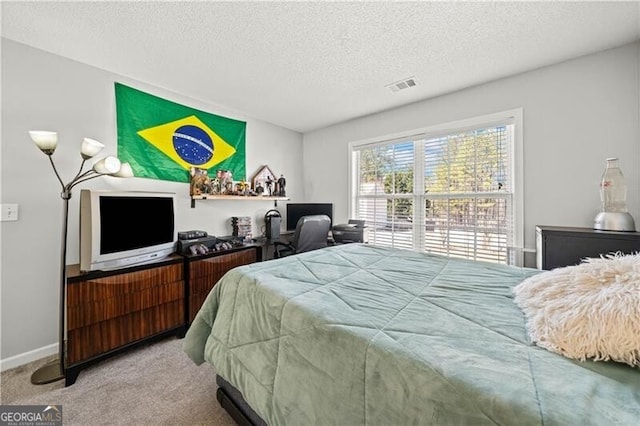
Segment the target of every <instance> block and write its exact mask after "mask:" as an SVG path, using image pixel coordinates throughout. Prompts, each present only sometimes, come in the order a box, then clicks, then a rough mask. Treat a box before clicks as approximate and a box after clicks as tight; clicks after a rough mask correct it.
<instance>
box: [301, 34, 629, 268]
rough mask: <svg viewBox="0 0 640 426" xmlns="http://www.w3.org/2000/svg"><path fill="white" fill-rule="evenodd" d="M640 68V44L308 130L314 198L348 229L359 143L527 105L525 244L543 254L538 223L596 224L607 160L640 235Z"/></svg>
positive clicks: (307, 173)
mask: <svg viewBox="0 0 640 426" xmlns="http://www.w3.org/2000/svg"><path fill="white" fill-rule="evenodd" d="M639 68H640V43H638V42H636V43H633V44H629V45H625V46H622V47H619V48H616V49H611V50H607V51H604V52H600V53H598V54H594V55H589V56H585V57H582V58H578V59H575V60H571V61H568V62H564V63H560V64H557V65H553V66H549V67H545V68H541V69H538V70H535V71H532V72H527V73H524V74H520V75H517V76H513V77H510V78H505V79H501V80H498V81H495V82H492V83H489V84H484V85H481V86H477V87H473V88H469V89H466V90H462V91H459V92H456V93H452V94H449V95H446V96H441V97H438V98H435V99H431V100H427V101H423V102H418V103H414V104H411V105H408V106H404V107H401V108H396V109H393V110H389V111H386V112H382V113H379V114H374V115H370V116H367V117H364V118H359V119H355V120H351V121H348V122H345V123H342V124H338V125H334V126H331V127H327V128H324V129H320V130H317V131H314V132H310V133H306V134H305V135H304V149H303V158H304V160H303V164H304V179H305V181H304V184H305V194H306V198H307V200H309V201H314V200H317V201H332V202H333V203H334V204H335V209H334V216H335V217H334V220H335V222H336V223H341V222H345V221H346V220H347V219H348V215H349V212H348V206H349V198H348V175H347V173H348V156H347V149H348V148H347V144H348V143H349V142H350V141H358V140H365V139H369V138H374V137H377V136H381V135H388V134H395V133H399V132H402V131H405V130H411V129H418V128H424V127H429V126H433V125H436V124H440V123H446V122H452V121H457V120H461V119H466V118H471V117H475V116H480V115H484V114H489V113H493V112H499V111H505V110H510V109H514V108H523V115H524V126H523V127H524V209H525V210H524V235H525V247H527V248H535V226H536V225H556V226H576V227H588V228H590V227H592V226H593V219H594V217H595V215H596V214H597V213H598V211H599V208H600V197H599V192H598V185H599V181H600V179H601V175H602V172H603V171H604V167H605V159H606V158H607V157H618V158H620V162H621V168H622V171H623V173H624V174H625V177H626V180H627V186H628V206H629V211H630V212H631V214H632V215H633V217H634V218H635V221H636V227H637V228H638V229H640V167H638V166H639V164H640V163H639V159H640V149H639V146H640V117H639V115H640V89H639V86H640V77H639V75H640V73H639ZM389 96H402V92H397V93H395V94H390V95H389ZM329 164H331V167H328V165H329ZM525 261H526V262H527V265H528V266H534V263H533V262H534V257H533V256H527V258H526V259H525Z"/></svg>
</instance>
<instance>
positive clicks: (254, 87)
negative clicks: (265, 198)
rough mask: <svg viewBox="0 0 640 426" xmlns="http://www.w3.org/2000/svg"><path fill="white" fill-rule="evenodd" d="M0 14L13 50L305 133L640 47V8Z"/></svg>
mask: <svg viewBox="0 0 640 426" xmlns="http://www.w3.org/2000/svg"><path fill="white" fill-rule="evenodd" d="M1 14H2V36H3V37H6V38H8V39H12V40H15V41H18V42H21V43H25V44H27V45H30V46H34V47H37V48H40V49H43V50H46V51H49V52H52V53H55V54H58V55H61V56H65V57H68V58H71V59H74V60H77V61H80V62H83V63H87V64H90V65H93V66H96V67H99V68H102V69H105V70H108V71H111V72H114V73H117V74H120V75H124V76H127V77H130V78H133V79H136V80H139V81H144V82H146V83H149V84H152V85H155V86H159V87H163V88H167V89H170V90H171V91H174V92H178V93H181V94H183V95H186V96H189V97H192V98H196V99H201V100H204V101H207V102H209V103H212V104H216V105H220V106H222V107H225V108H227V109H231V110H236V111H238V112H241V113H243V114H246V115H248V116H252V117H255V118H259V119H262V120H265V121H268V122H271V123H274V124H277V125H280V126H284V127H286V128H289V129H293V130H296V131H299V132H306V131H310V130H313V129H317V128H321V127H324V126H327V125H330V124H334V123H337V122H341V121H345V120H349V119H352V118H355V117H359V116H362V115H366V114H370V113H374V112H378V111H382V110H385V109H389V108H393V107H396V106H399V105H404V104H407V103H411V102H415V101H418V100H422V99H427V98H431V97H434V96H438V95H442V94H444V93H448V92H452V91H455V90H459V89H463V88H465V87H469V86H473V85H477V84H482V83H485V82H488V81H491V80H495V79H499V78H502V77H505V76H509V75H512V74H516V73H520V72H523V71H527V70H531V69H535V68H538V67H541V66H545V65H549V64H553V63H557V62H560V61H563V60H566V59H570V58H574V57H578V56H582V55H585V54H589V53H593V52H596V51H599V50H603V49H607V48H611V47H616V46H620V45H622V44H625V43H629V42H632V41H634V40H638V39H640V1H629V2H478V1H476V2H426V1H425V2H392V1H387V2H324V1H316V2H274V1H263V2H213V1H190V2H187V1H183V2H161V1H155V2H122V1H119V2H95V1H94V2H91V1H87V2H84V1H83V2H42V1H36V2H10V1H2V3H1ZM412 76H413V77H415V79H416V81H417V83H418V84H417V86H416V87H414V88H411V89H408V90H402V91H398V92H395V93H393V92H391V91H390V90H389V89H388V88H386V87H385V86H386V85H388V84H390V83H393V82H396V81H398V80H401V79H404V78H406V77H412Z"/></svg>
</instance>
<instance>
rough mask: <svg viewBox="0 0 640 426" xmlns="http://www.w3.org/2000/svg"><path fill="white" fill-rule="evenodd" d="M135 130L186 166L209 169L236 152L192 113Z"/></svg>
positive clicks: (186, 168) (172, 158) (178, 162)
mask: <svg viewBox="0 0 640 426" xmlns="http://www.w3.org/2000/svg"><path fill="white" fill-rule="evenodd" d="M138 134H139V135H140V136H141V137H142V138H144V139H145V140H146V141H147V142H149V143H150V144H151V145H153V146H155V147H156V148H157V149H158V150H160V151H161V152H162V153H164V154H165V155H166V156H167V157H169V158H170V159H171V160H173V161H174V162H176V163H177V164H179V165H180V166H181V167H183V168H184V169H185V170H189V169H190V168H191V167H199V168H202V169H205V170H206V169H209V168H211V167H213V166H215V165H216V164H219V163H221V162H223V161H224V160H226V159H227V158H229V157H231V156H232V155H233V154H235V152H236V150H235V148H234V147H233V146H231V145H229V144H228V143H227V142H226V141H225V140H224V139H222V138H221V137H220V136H218V134H217V133H216V132H214V131H213V130H211V129H210V128H209V127H208V126H207V125H206V124H204V123H203V122H202V121H201V120H200V119H199V118H198V117H196V116H195V115H191V116H189V117H186V118H182V119H180V120H176V121H172V122H170V123H166V124H161V125H159V126H154V127H150V128H148V129H144V130H140V131H139V132H138Z"/></svg>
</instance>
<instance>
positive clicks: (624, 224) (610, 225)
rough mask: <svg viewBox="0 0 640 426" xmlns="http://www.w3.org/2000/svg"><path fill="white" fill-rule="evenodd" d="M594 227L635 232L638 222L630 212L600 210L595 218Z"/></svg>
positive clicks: (602, 229) (603, 229) (604, 229)
mask: <svg viewBox="0 0 640 426" xmlns="http://www.w3.org/2000/svg"><path fill="white" fill-rule="evenodd" d="M593 229H598V230H600V231H627V232H635V230H636V224H635V222H634V221H633V217H632V216H631V215H630V214H629V213H626V212H625V213H614V212H600V213H598V215H597V216H596V218H595V220H594V223H593Z"/></svg>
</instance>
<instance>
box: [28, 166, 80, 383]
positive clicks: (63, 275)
mask: <svg viewBox="0 0 640 426" xmlns="http://www.w3.org/2000/svg"><path fill="white" fill-rule="evenodd" d="M49 158H50V159H51V157H49ZM54 170H55V167H54ZM60 196H61V197H62V200H63V210H62V211H63V213H62V243H61V255H60V300H59V302H60V307H59V316H60V318H59V323H58V327H59V329H58V359H57V360H55V361H52V362H50V363H48V364H45V365H44V366H42V367H40V368H39V369H37V370H36V371H34V372H33V374H32V375H31V383H33V384H34V385H44V384H47V383H52V382H56V381H58V380H61V379H64V378H65V338H64V332H65V316H66V315H65V305H66V303H65V302H66V291H67V227H68V225H69V199H70V198H71V190H68V189H66V188H65V189H64V190H63V191H62V193H60Z"/></svg>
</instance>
